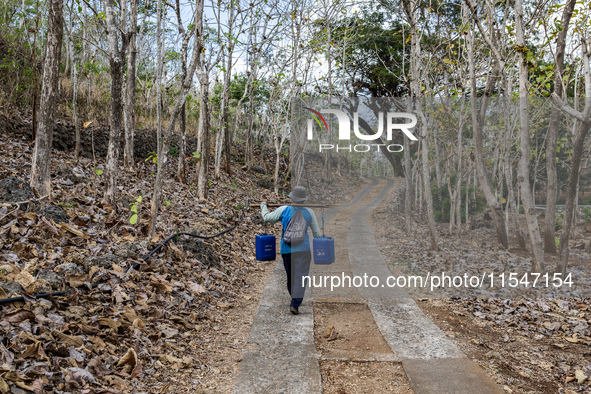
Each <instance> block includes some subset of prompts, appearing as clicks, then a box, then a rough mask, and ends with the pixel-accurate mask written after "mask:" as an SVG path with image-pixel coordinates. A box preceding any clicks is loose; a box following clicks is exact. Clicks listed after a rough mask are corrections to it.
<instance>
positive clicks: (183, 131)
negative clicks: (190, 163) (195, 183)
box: [176, 102, 187, 183]
mask: <svg viewBox="0 0 591 394" xmlns="http://www.w3.org/2000/svg"><path fill="white" fill-rule="evenodd" d="M186 107H187V103H186V102H185V103H183V107H182V108H181V113H180V116H179V133H180V138H179V156H178V157H179V160H178V165H177V169H176V178H177V180H178V181H179V182H181V183H186V182H187V173H186V169H185V156H187V126H186V120H187V109H186Z"/></svg>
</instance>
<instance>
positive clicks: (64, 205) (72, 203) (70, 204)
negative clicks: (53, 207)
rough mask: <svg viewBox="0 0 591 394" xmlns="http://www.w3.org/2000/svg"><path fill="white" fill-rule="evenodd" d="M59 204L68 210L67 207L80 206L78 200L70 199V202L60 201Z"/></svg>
mask: <svg viewBox="0 0 591 394" xmlns="http://www.w3.org/2000/svg"><path fill="white" fill-rule="evenodd" d="M57 205H58V206H60V207H62V208H63V209H64V210H66V209H70V208H74V207H76V206H78V203H77V202H76V201H70V202H63V201H58V202H57Z"/></svg>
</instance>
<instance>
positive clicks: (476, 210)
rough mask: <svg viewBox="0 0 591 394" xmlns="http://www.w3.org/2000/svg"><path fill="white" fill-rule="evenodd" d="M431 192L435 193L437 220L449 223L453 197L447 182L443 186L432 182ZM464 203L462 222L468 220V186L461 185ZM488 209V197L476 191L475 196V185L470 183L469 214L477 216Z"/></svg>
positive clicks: (434, 202)
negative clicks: (439, 186) (450, 194)
mask: <svg viewBox="0 0 591 394" xmlns="http://www.w3.org/2000/svg"><path fill="white" fill-rule="evenodd" d="M452 182H454V181H453V179H452ZM431 193H432V194H433V210H434V213H435V220H437V221H438V222H440V223H449V214H450V210H451V198H450V196H449V192H448V190H447V184H445V185H442V186H441V188H438V187H437V184H431ZM460 195H461V198H462V205H461V208H460V211H461V214H462V222H463V223H465V222H466V186H465V185H464V186H462V187H461V193H460ZM485 209H486V199H485V198H484V196H483V195H482V194H479V193H476V199H475V198H474V186H473V185H470V186H469V190H468V215H470V216H475V215H478V214H480V213H482V212H483V211H484V210H485Z"/></svg>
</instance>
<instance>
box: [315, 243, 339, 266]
mask: <svg viewBox="0 0 591 394" xmlns="http://www.w3.org/2000/svg"><path fill="white" fill-rule="evenodd" d="M334 259H335V257H334V238H333V237H318V238H314V264H332V263H333V262H334Z"/></svg>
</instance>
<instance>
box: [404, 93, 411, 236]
mask: <svg viewBox="0 0 591 394" xmlns="http://www.w3.org/2000/svg"><path fill="white" fill-rule="evenodd" d="M408 111H409V112H410V111H412V104H411V102H410V100H409V104H408ZM403 144H404V145H403V148H404V183H405V185H406V189H405V191H404V222H405V224H406V232H407V233H408V234H411V231H412V216H411V210H412V161H411V159H410V143H409V141H408V138H403Z"/></svg>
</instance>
